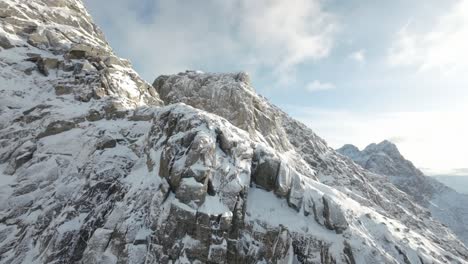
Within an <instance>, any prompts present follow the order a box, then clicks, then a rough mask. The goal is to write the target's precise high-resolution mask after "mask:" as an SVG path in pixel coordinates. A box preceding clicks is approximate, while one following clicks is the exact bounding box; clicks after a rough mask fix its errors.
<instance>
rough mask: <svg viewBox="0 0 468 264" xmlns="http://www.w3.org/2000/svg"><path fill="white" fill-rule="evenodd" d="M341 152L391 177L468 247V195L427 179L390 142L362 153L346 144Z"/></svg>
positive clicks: (384, 142)
mask: <svg viewBox="0 0 468 264" xmlns="http://www.w3.org/2000/svg"><path fill="white" fill-rule="evenodd" d="M338 152H340V153H341V154H343V155H346V156H348V157H350V158H351V159H352V160H353V161H355V162H356V163H358V164H359V165H361V166H362V167H363V168H365V169H368V170H370V171H372V172H374V173H377V174H381V175H386V176H388V178H389V179H390V181H392V182H393V183H394V184H395V186H397V187H398V188H399V189H400V190H402V191H404V192H405V193H407V194H408V195H410V196H411V197H413V198H414V201H416V202H417V203H418V204H420V205H422V206H424V207H426V208H428V209H429V211H430V212H431V215H432V217H433V218H434V219H436V220H437V221H439V222H441V223H443V224H445V225H446V226H448V227H449V228H451V229H452V230H453V232H454V233H455V234H456V235H457V236H458V237H459V238H460V239H461V240H462V241H464V242H465V244H466V245H468V195H465V194H461V193H458V192H457V191H455V190H453V189H452V188H449V187H447V186H445V185H444V184H442V183H440V182H439V181H437V180H435V179H434V178H432V177H428V176H425V175H424V174H423V173H422V172H421V171H420V170H419V169H417V168H416V167H415V166H414V165H413V163H411V162H410V161H408V160H406V159H405V158H404V157H403V156H402V155H401V154H400V152H399V150H398V148H397V147H396V145H395V144H393V143H391V142H389V141H387V140H385V141H383V142H381V143H379V144H375V143H373V144H370V145H369V146H367V147H366V148H365V149H364V150H362V151H360V150H359V149H358V148H357V147H355V146H353V145H345V146H343V147H342V148H340V149H338Z"/></svg>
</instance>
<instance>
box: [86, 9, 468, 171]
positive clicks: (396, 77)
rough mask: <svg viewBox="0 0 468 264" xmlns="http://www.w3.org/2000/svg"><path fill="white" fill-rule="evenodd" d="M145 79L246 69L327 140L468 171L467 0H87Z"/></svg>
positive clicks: (430, 166)
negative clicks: (387, 146)
mask: <svg viewBox="0 0 468 264" xmlns="http://www.w3.org/2000/svg"><path fill="white" fill-rule="evenodd" d="M85 3H86V5H87V7H88V9H89V11H90V13H91V14H92V15H93V17H94V19H95V22H96V23H97V24H98V25H99V26H100V27H101V28H102V30H103V31H104V33H105V34H106V37H107V39H108V40H109V42H110V44H111V45H112V47H113V48H114V49H115V51H116V52H117V54H118V55H120V56H121V57H125V58H128V59H130V60H131V61H132V63H133V65H134V66H135V68H136V70H137V71H138V72H139V73H140V74H141V75H142V76H143V77H144V78H145V79H146V80H148V81H149V82H152V81H153V80H154V79H155V78H156V77H157V76H158V75H160V74H168V73H177V72H179V71H184V70H186V69H197V70H202V71H206V72H220V71H223V72H224V71H228V72H232V71H240V70H245V71H247V72H249V74H250V75H251V76H252V80H253V83H254V85H255V88H256V90H257V91H258V92H259V93H260V94H262V95H264V96H266V97H267V98H268V99H269V100H270V101H271V102H273V103H274V104H276V105H279V106H280V107H282V108H284V109H285V110H286V111H287V112H288V113H290V114H291V115H292V116H294V117H296V118H298V119H300V120H301V121H303V122H304V123H306V124H307V125H309V126H310V127H311V128H312V129H314V130H315V131H316V132H317V133H318V134H319V135H320V136H322V137H323V138H325V139H326V140H327V141H328V142H329V144H330V145H331V146H332V147H339V146H341V145H342V144H344V143H353V144H355V145H357V146H359V147H361V148H362V147H364V146H365V145H367V144H368V143H371V142H377V141H381V140H383V139H390V140H392V141H394V142H395V143H397V144H398V146H399V148H400V149H401V151H402V153H403V154H404V155H405V156H406V157H407V158H409V159H410V160H412V161H413V162H414V163H415V164H416V165H417V166H418V167H420V168H423V169H424V170H425V171H426V172H428V173H437V174H438V173H449V174H457V173H455V172H459V171H465V170H463V168H467V167H468V155H467V153H466V150H467V149H468V139H467V137H466V135H467V134H468V125H467V124H466V121H465V120H466V116H467V115H468V104H467V103H468V87H467V86H468V77H467V74H466V72H468V49H467V48H466V47H468V0H446V1H438V0H426V1H423V0H412V1H403V0H396V1H370V0H360V1H356V0H350V1H338V0H323V1H322V0H291V1H284V0H235V1H234V0H233V1H216V0H206V1H186V0H158V1H153V0H144V1H138V4H136V2H135V1H131V0H115V1H93V0H85Z"/></svg>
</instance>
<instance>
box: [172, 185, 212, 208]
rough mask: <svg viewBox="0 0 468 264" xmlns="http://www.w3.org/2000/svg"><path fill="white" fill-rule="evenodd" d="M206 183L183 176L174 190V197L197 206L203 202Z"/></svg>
mask: <svg viewBox="0 0 468 264" xmlns="http://www.w3.org/2000/svg"><path fill="white" fill-rule="evenodd" d="M206 191H207V184H203V183H200V182H197V181H196V180H195V179H194V178H183V179H182V180H181V181H180V185H179V188H178V189H177V191H176V198H177V199H179V201H181V202H182V203H184V204H187V205H190V206H191V207H195V208H197V207H198V206H200V205H201V204H202V203H204V202H205V196H206Z"/></svg>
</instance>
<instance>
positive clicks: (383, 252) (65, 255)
mask: <svg viewBox="0 0 468 264" xmlns="http://www.w3.org/2000/svg"><path fill="white" fill-rule="evenodd" d="M0 22H1V26H0V33H1V34H2V36H4V37H5V39H6V40H5V39H3V38H2V39H0V43H1V49H2V50H1V51H0V66H1V67H0V80H1V82H0V83H1V85H2V87H0V263H295V262H296V263H297V262H299V263H403V262H404V261H407V262H411V263H419V262H421V261H422V262H424V263H467V262H468V261H467V258H468V249H467V248H466V247H464V246H463V245H462V244H461V243H460V242H459V241H458V240H457V239H456V238H455V237H454V236H453V234H452V233H450V231H448V230H447V229H446V228H445V227H443V226H441V225H440V224H439V223H437V222H435V221H432V220H431V219H430V218H429V217H428V212H427V211H426V210H424V209H422V208H420V207H419V206H418V205H416V204H414V203H412V202H411V200H410V199H409V198H408V196H406V195H405V194H403V193H401V192H400V191H398V190H397V189H396V188H395V187H394V186H393V185H392V184H391V183H389V182H388V181H387V180H386V179H385V178H384V177H380V176H378V175H374V174H371V173H369V172H368V171H366V170H363V169H362V168H360V167H359V166H357V165H355V164H354V163H352V162H350V161H349V160H347V159H345V158H343V157H342V156H341V155H338V154H337V153H336V152H335V151H333V150H332V149H330V148H329V147H327V145H326V143H325V142H324V141H323V140H322V139H320V138H319V137H318V136H316V135H315V134H313V132H312V131H311V130H310V129H308V128H307V127H305V126H304V125H302V124H300V123H299V122H297V121H295V120H293V119H291V118H290V117H288V116H287V115H286V114H285V113H284V112H282V111H280V110H279V109H277V108H276V107H275V106H273V105H271V104H270V103H268V102H267V101H266V100H265V99H264V98H262V97H260V96H258V95H256V94H255V92H254V89H253V88H252V87H251V85H250V82H249V77H248V75H246V74H245V73H236V74H203V73H199V72H186V73H181V74H178V75H174V76H163V77H160V78H158V79H157V80H156V81H155V83H154V88H153V87H152V86H151V85H149V84H147V83H146V82H144V81H143V80H142V79H141V78H140V77H138V75H137V74H136V73H135V72H134V71H133V70H132V68H131V65H130V63H129V62H128V61H126V60H123V59H120V58H118V57H116V56H115V54H113V52H112V50H111V48H110V47H109V46H108V44H107V43H106V41H105V39H104V37H103V35H102V33H101V32H100V31H99V29H98V28H97V27H96V26H95V25H94V24H93V23H92V21H91V18H90V16H89V15H88V13H87V12H86V10H85V8H84V6H83V4H82V3H81V2H80V1H78V0H53V1H52V0H50V1H49V0H34V1H25V0H9V1H6V0H0ZM318 180H320V182H319V181H318Z"/></svg>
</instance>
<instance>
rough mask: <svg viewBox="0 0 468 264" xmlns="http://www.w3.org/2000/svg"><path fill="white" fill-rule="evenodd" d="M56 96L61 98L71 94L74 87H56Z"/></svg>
mask: <svg viewBox="0 0 468 264" xmlns="http://www.w3.org/2000/svg"><path fill="white" fill-rule="evenodd" d="M54 89H55V95H58V96H61V95H66V94H71V93H72V92H73V87H71V86H67V85H61V84H59V85H56V86H54Z"/></svg>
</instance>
